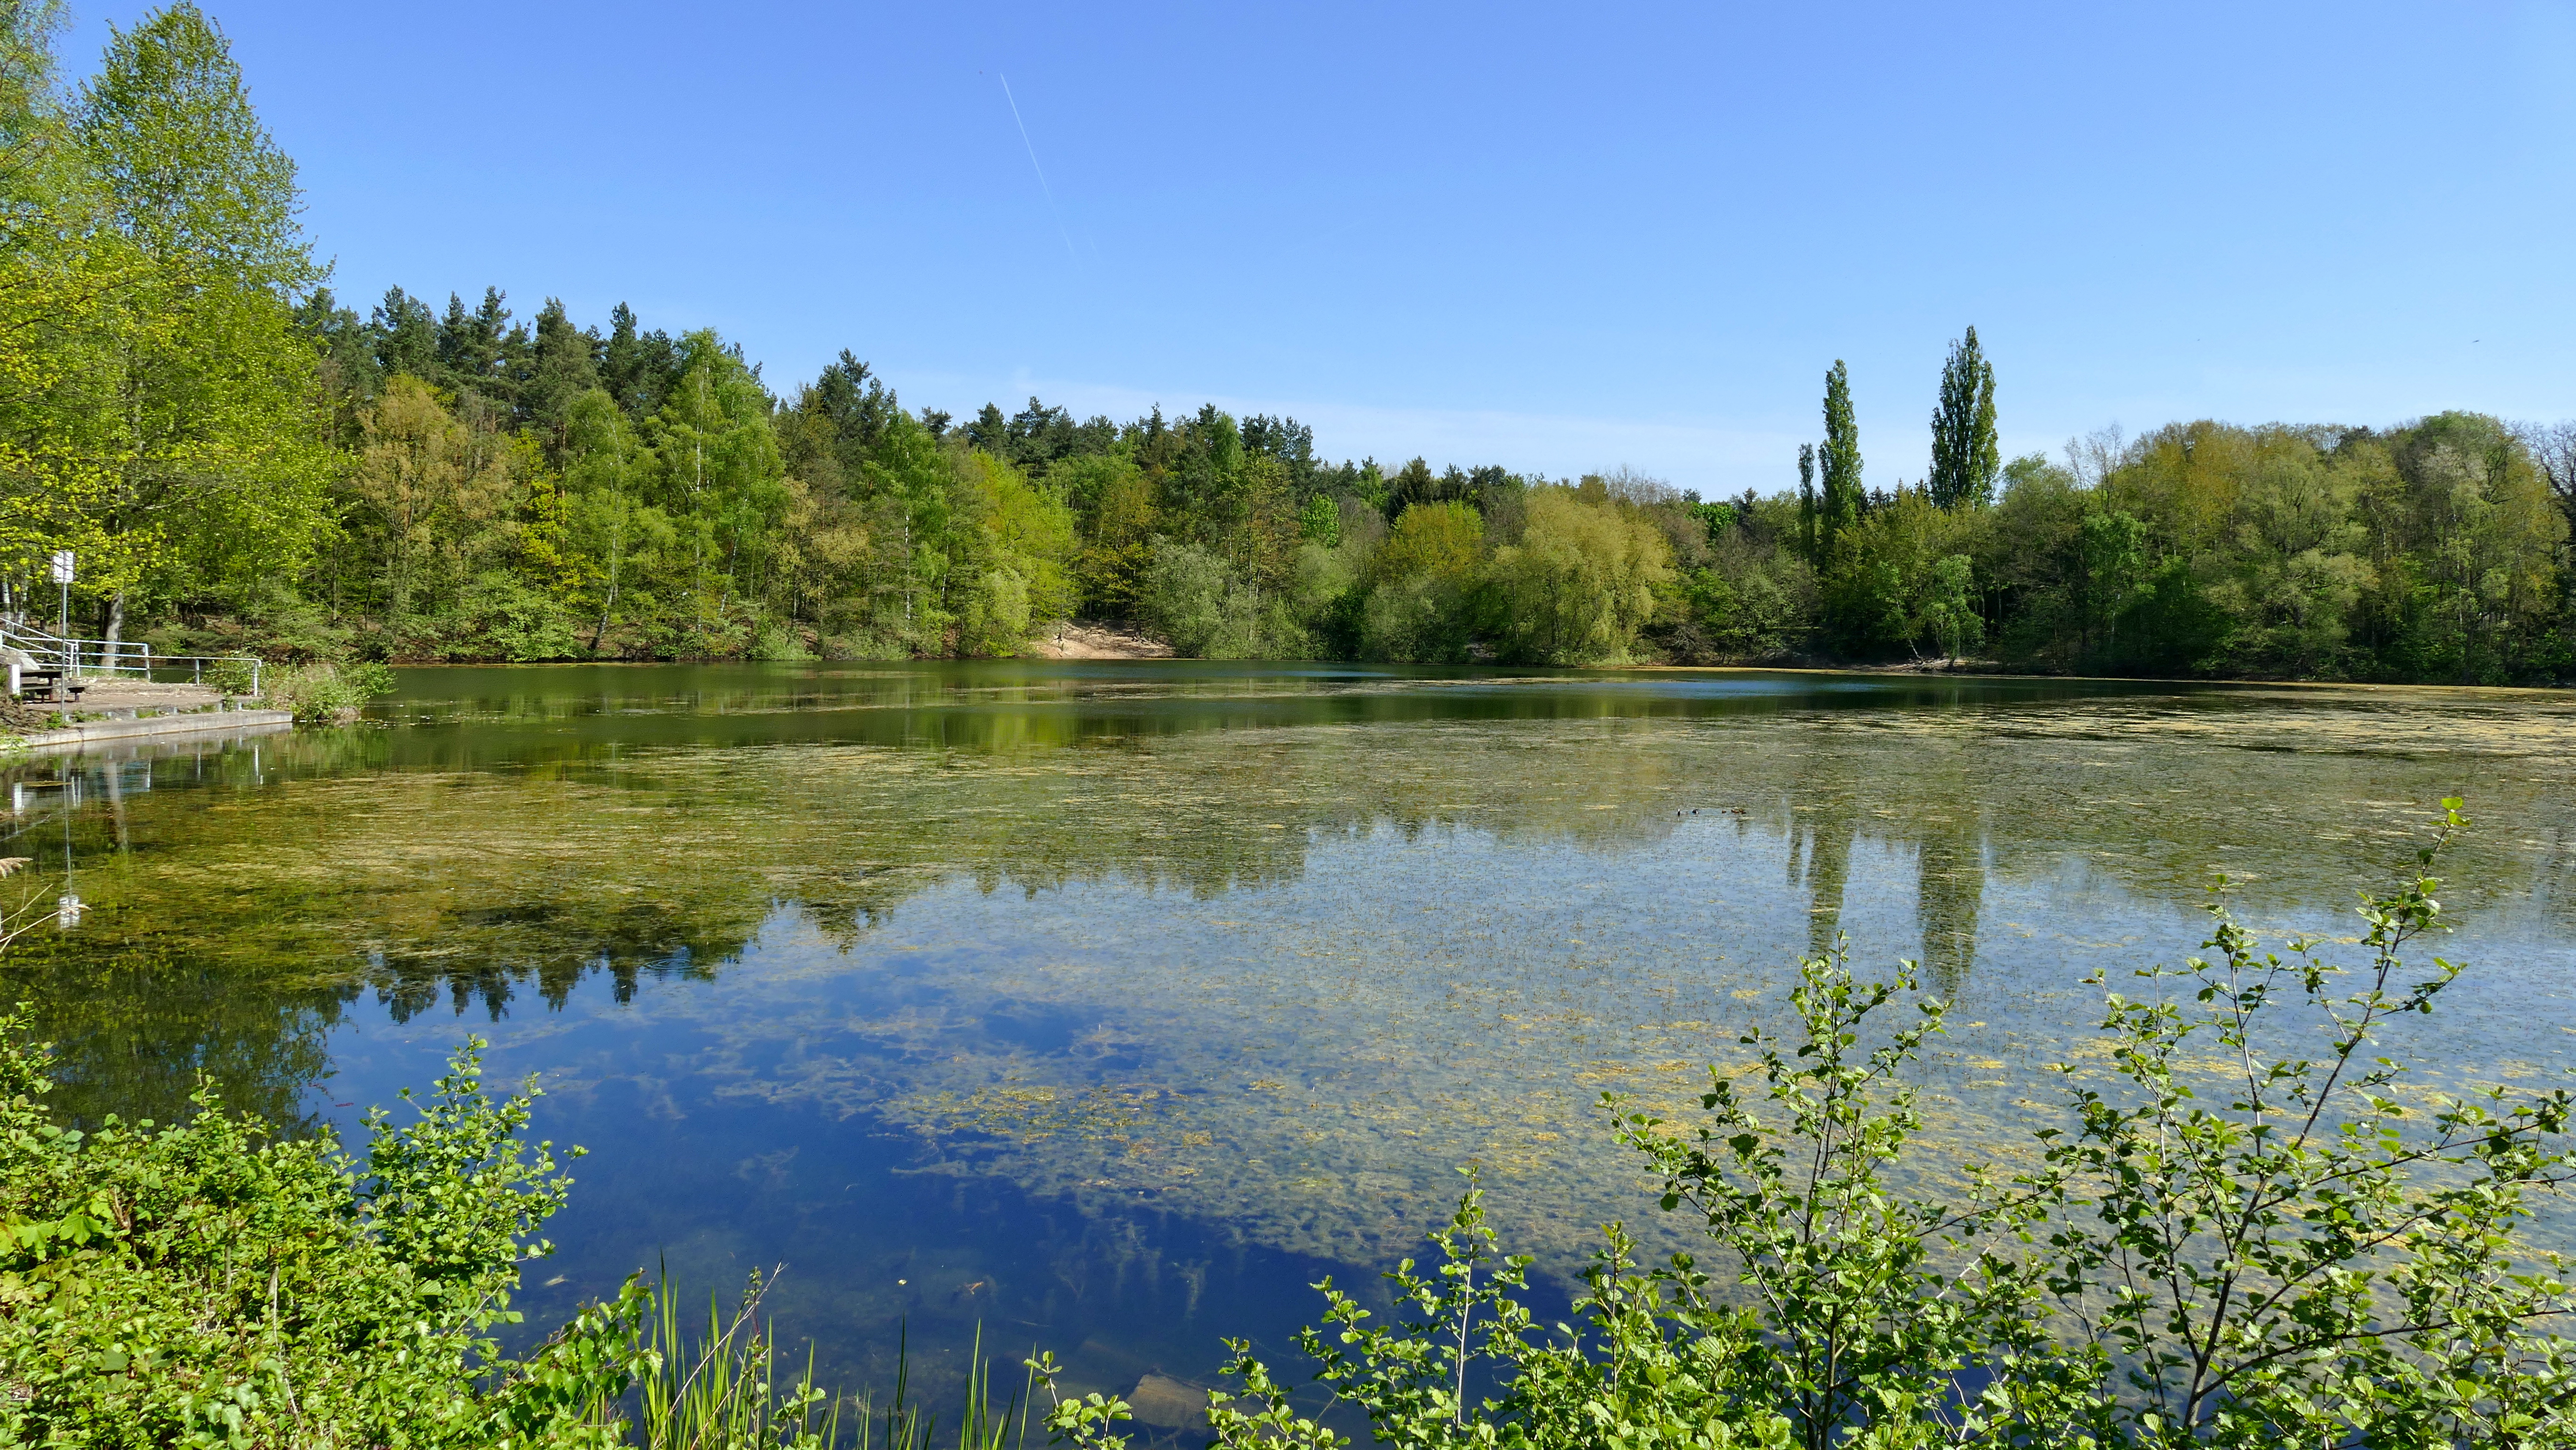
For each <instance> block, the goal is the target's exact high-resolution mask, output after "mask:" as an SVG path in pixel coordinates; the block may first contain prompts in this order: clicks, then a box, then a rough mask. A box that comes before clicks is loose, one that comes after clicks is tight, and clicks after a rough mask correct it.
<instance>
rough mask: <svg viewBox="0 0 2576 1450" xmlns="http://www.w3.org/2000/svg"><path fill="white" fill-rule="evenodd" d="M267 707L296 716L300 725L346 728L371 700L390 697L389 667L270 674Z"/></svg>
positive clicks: (320, 667) (308, 668)
mask: <svg viewBox="0 0 2576 1450" xmlns="http://www.w3.org/2000/svg"><path fill="white" fill-rule="evenodd" d="M265 683H266V685H267V689H268V695H267V698H268V703H269V704H270V705H271V706H272V707H274V708H278V709H284V710H291V711H293V712H295V721H296V723H297V724H299V725H345V724H347V723H348V722H350V721H352V720H355V719H357V718H358V711H359V709H360V708H361V707H363V706H364V705H365V704H366V703H367V702H368V701H369V700H373V699H376V698H378V697H380V696H384V695H390V694H392V693H393V689H394V672H393V670H392V668H391V667H390V666H387V665H382V664H376V663H372V662H368V663H356V664H315V665H298V666H295V667H293V668H291V669H275V670H271V671H269V672H268V677H267V679H266V681H265Z"/></svg>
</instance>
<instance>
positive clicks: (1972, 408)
mask: <svg viewBox="0 0 2576 1450" xmlns="http://www.w3.org/2000/svg"><path fill="white" fill-rule="evenodd" d="M2002 472H2003V449H2002V446H2001V445H2000V444H1998V443H1997V442H1996V441H1995V368H1994V364H1992V363H1990V362H1988V361H1986V355H1985V351H1984V349H1982V348H1980V347H1979V346H1978V345H1977V330H1976V329H1975V328H1973V327H1971V328H1969V329H1968V335H1967V336H1966V337H1965V338H1963V339H1961V340H1959V341H1956V342H1953V343H1951V344H1950V356H1949V358H1948V360H1947V361H1945V362H1943V363H1942V364H1941V401H1940V404H1939V406H1937V407H1936V408H1934V409H1933V412H1932V475H1931V477H1930V478H1929V479H1928V480H1926V483H1925V486H1926V487H1927V488H1928V489H1929V490H1930V491H1931V494H1932V501H1933V502H1934V503H1936V504H1939V505H1940V506H1941V507H1943V508H1945V509H1947V508H1957V507H1958V506H1959V505H1960V504H1963V503H1966V504H1972V505H1977V506H1983V505H1985V504H1990V503H1992V502H1994V500H1995V478H1996V476H1997V475H1998V474H2000V473H2002Z"/></svg>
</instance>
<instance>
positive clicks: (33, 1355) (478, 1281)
mask: <svg viewBox="0 0 2576 1450" xmlns="http://www.w3.org/2000/svg"><path fill="white" fill-rule="evenodd" d="M20 1030H21V1021H20V1019H19V1018H17V1017H15V1016H0V1037H5V1038H6V1041H5V1042H0V1379H5V1380H6V1383H5V1385H0V1441H5V1442H6V1443H10V1444H33V1443H45V1444H81V1445H97V1446H122V1445H133V1446H143V1445H154V1446H164V1445H185V1446H246V1445H281V1444H299V1445H322V1444H344V1445H387V1446H391V1445H446V1444H468V1443H471V1444H485V1445H531V1444H539V1443H544V1444H553V1445H584V1444H596V1445H606V1444H614V1443H619V1439H618V1436H619V1431H618V1429H617V1427H616V1418H615V1415H614V1406H615V1404H616V1401H617V1398H618V1396H619V1395H620V1394H622V1393H623V1392H624V1390H625V1389H626V1387H627V1385H628V1384H629V1383H630V1382H631V1380H632V1378H633V1377H634V1376H635V1375H636V1374H637V1373H638V1372H639V1371H641V1370H643V1369H645V1368H647V1365H646V1364H645V1362H644V1360H643V1358H642V1351H641V1350H640V1349H639V1346H640V1345H641V1344H642V1342H643V1341H642V1320H643V1315H644V1312H645V1309H646V1306H647V1304H648V1302H649V1300H648V1296H647V1295H646V1294H645V1292H644V1291H643V1289H642V1288H641V1286H640V1285H638V1284H636V1283H634V1282H632V1281H630V1282H629V1283H628V1285H627V1287H626V1289H625V1291H624V1292H623V1293H621V1294H620V1296H619V1297H618V1298H617V1299H616V1300H615V1301H614V1302H612V1303H609V1304H606V1305H601V1306H596V1307H594V1308H592V1309H590V1310H588V1311H586V1312H585V1313H583V1314H582V1315H581V1317H579V1318H578V1319H576V1320H575V1321H574V1322H573V1323H571V1324H569V1325H566V1326H565V1327H564V1328H563V1330H562V1331H560V1332H559V1333H557V1334H556V1335H555V1337H554V1338H553V1339H552V1340H550V1341H548V1342H547V1343H546V1345H545V1346H543V1347H542V1348H541V1349H539V1350H538V1351H537V1352H536V1353H535V1354H533V1355H531V1356H529V1357H528V1358H526V1359H524V1360H520V1361H510V1360H506V1359H503V1358H502V1357H501V1356H500V1354H499V1351H498V1349H497V1347H496V1346H495V1344H494V1343H493V1342H492V1340H491V1339H490V1338H489V1337H488V1335H489V1332H490V1331H491V1330H492V1329H494V1328H495V1327H496V1326H498V1325H501V1324H504V1323H510V1322H515V1321H516V1320H517V1318H518V1315H517V1314H516V1313H515V1312H514V1311H513V1310H511V1309H510V1307H509V1303H510V1293H511V1291H512V1290H513V1289H515V1288H516V1287H517V1285H518V1282H519V1265H520V1264H521V1263H522V1262H524V1261H525V1260H527V1259H530V1258H534V1257H537V1256H539V1255H542V1254H544V1253H545V1252H546V1251H547V1247H548V1246H547V1245H546V1244H545V1243H544V1241H542V1240H533V1239H531V1238H530V1237H529V1236H530V1235H531V1234H533V1232H534V1231H535V1230H536V1228H537V1227H538V1226H539V1225H541V1224H542V1223H543V1222H544V1221H545V1220H546V1218H547V1217H548V1216H549V1215H551V1214H552V1213H553V1212H554V1211H555V1210H556V1208H558V1207H560V1206H561V1204H562V1202H563V1198H564V1193H565V1190H566V1189H567V1187H568V1186H569V1182H570V1180H568V1179H567V1178H565V1177H564V1176H563V1174H562V1173H561V1172H560V1171H559V1170H558V1168H557V1164H556V1160H555V1157H554V1154H553V1152H552V1150H551V1147H550V1146H549V1145H547V1144H544V1143H538V1144H536V1145H534V1146H533V1147H531V1146H528V1145H524V1144H522V1143H521V1142H519V1141H518V1138H517V1134H518V1133H519V1132H520V1130H522V1129H523V1128H524V1127H525V1126H526V1124H527V1120H528V1105H529V1096H528V1095H527V1094H524V1093H523V1094H519V1095H514V1096H510V1097H507V1098H503V1099H501V1100H499V1101H495V1100H494V1099H493V1098H492V1097H491V1096H490V1095H489V1094H488V1093H487V1092H486V1091H485V1089H484V1086H483V1081H482V1069H481V1064H480V1062H479V1059H478V1052H479V1049H480V1047H481V1044H480V1043H479V1042H469V1044H468V1045H467V1046H466V1047H465V1048H464V1049H463V1050H461V1051H460V1052H458V1053H457V1054H456V1056H455V1057H454V1058H453V1059H452V1060H451V1062H450V1065H449V1070H448V1073H447V1075H446V1076H445V1077H443V1078H441V1079H439V1081H438V1084H437V1086H436V1088H435V1089H434V1090H433V1092H432V1093H431V1095H430V1096H429V1097H428V1098H427V1099H426V1100H422V1101H418V1102H415V1101H414V1100H413V1099H412V1098H411V1096H410V1094H408V1093H406V1094H405V1095H404V1101H405V1103H406V1104H407V1105H409V1106H411V1107H413V1108H415V1109H416V1112H415V1114H414V1115H413V1117H414V1120H413V1121H411V1122H409V1123H406V1124H403V1125H401V1126H396V1124H395V1123H394V1121H393V1119H392V1116H391V1115H389V1114H387V1113H385V1112H383V1111H381V1110H380V1111H377V1112H374V1113H371V1114H369V1116H368V1119H367V1131H368V1135H369V1141H368V1145H367V1148H366V1151H365V1152H364V1154H363V1155H355V1156H353V1155H351V1154H348V1153H346V1152H344V1151H343V1150H342V1149H341V1148H340V1147H339V1145H338V1143H337V1142H336V1141H335V1140H334V1139H332V1138H331V1137H329V1136H327V1135H325V1136H323V1137H320V1138H314V1139H304V1140H287V1139H282V1138H280V1137H278V1136H277V1135H276V1134H275V1133H274V1132H273V1131H272V1130H271V1129H270V1128H269V1126H268V1125H266V1124H264V1123H262V1122H260V1121H259V1120H257V1119H256V1118H253V1117H249V1116H246V1115H233V1114H228V1113H226V1112H224V1111H223V1110H222V1105H221V1103H220V1102H219V1101H218V1100H217V1099H216V1097H215V1095H214V1094H213V1092H212V1090H211V1089H203V1088H201V1089H200V1090H199V1092H198V1094H197V1095H196V1098H195V1102H196V1105H197V1108H198V1113H197V1115H196V1116H195V1117H194V1118H192V1119H191V1120H190V1121H188V1122H187V1123H184V1124H174V1125H155V1124H153V1123H150V1122H135V1123H123V1122H118V1121H116V1120H115V1119H112V1118H111V1119H109V1120H108V1121H107V1122H106V1123H105V1124H104V1125H103V1126H101V1127H100V1128H99V1129H98V1130H97V1131H96V1132H93V1133H81V1132H75V1131H71V1130H68V1129H64V1128H61V1127H59V1126H57V1125H55V1124H54V1123H53V1122H51V1121H50V1120H49V1118H48V1117H47V1115H46V1113H45V1111H44V1109H43V1107H42V1104H41V1099H42V1097H43V1095H44V1093H45V1092H46V1091H47V1090H48V1088H49V1087H50V1086H51V1084H50V1083H49V1082H48V1081H47V1080H46V1078H45V1076H44V1071H43V1064H44V1056H43V1050H42V1049H41V1048H35V1047H30V1046H28V1045H26V1044H24V1043H22V1042H20V1041H19V1040H18V1033H19V1031H20ZM531 1091H533V1089H531Z"/></svg>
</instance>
